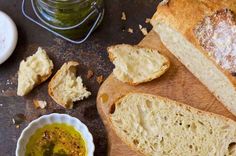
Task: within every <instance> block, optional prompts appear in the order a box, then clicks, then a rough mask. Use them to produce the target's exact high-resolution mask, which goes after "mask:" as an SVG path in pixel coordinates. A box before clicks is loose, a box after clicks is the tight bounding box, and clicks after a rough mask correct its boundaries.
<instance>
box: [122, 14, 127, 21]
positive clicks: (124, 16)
mask: <svg viewBox="0 0 236 156" xmlns="http://www.w3.org/2000/svg"><path fill="white" fill-rule="evenodd" d="M121 20H123V21H126V14H125V12H122V15H121Z"/></svg>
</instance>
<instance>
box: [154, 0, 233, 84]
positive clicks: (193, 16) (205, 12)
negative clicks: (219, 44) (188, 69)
mask: <svg viewBox="0 0 236 156" xmlns="http://www.w3.org/2000/svg"><path fill="white" fill-rule="evenodd" d="M235 4H236V0H221V1H216V0H169V2H168V4H166V5H159V6H158V8H157V12H156V13H155V14H154V16H153V18H152V19H151V23H152V25H154V26H155V25H156V24H158V23H165V24H166V25H168V26H170V27H172V28H173V29H175V30H176V31H178V32H180V33H181V34H182V35H183V36H184V37H186V39H187V40H188V41H189V42H191V43H192V44H193V45H194V46H195V47H197V48H198V50H199V51H201V52H202V53H203V54H204V55H206V56H207V57H208V58H209V59H211V60H212V61H213V62H214V63H215V65H216V66H217V67H218V68H219V70H221V71H222V72H224V74H226V75H227V76H228V78H229V79H230V81H231V82H232V83H233V84H236V79H235V78H234V76H233V75H234V73H233V74H232V72H233V71H232V70H229V69H228V68H226V69H224V68H222V66H221V65H220V61H219V60H216V59H214V58H213V59H212V57H210V56H209V55H211V54H209V51H208V50H207V49H205V48H204V46H203V45H201V44H200V42H199V40H198V37H197V35H196V34H195V31H196V29H197V27H199V25H200V24H201V22H203V21H204V19H207V18H209V17H213V16H216V15H217V14H218V15H220V14H221V16H222V12H224V11H225V12H226V13H227V16H228V19H226V20H228V21H229V20H232V21H230V22H233V23H232V24H233V25H234V23H235V22H234V17H229V16H234V15H235V13H236V5H235ZM231 18H232V19H231ZM219 19H220V18H219ZM220 20H223V19H220ZM217 62H218V63H217ZM235 64H236V63H235ZM234 68H235V67H234ZM227 69H228V70H227ZM229 71H230V72H229Z"/></svg>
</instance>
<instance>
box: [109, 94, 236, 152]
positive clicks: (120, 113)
mask: <svg viewBox="0 0 236 156" xmlns="http://www.w3.org/2000/svg"><path fill="white" fill-rule="evenodd" d="M113 106H114V107H112V109H111V114H110V120H111V123H112V127H113V129H114V130H115V132H116V134H117V135H118V136H119V137H120V138H121V139H122V140H123V141H124V142H125V143H127V144H128V145H130V146H131V147H132V148H134V149H135V150H137V151H139V152H141V153H143V154H145V155H148V156H164V155H165V156H175V155H176V156H194V155H195V156H197V155H198V156H207V155H211V156H235V155H236V122H234V121H233V120H231V119H227V118H225V117H223V116H220V115H216V114H213V113H209V112H204V111H200V110H198V109H195V108H193V107H190V106H187V105H184V104H182V103H178V102H176V101H172V100H170V99H167V98H163V97H158V96H154V95H149V94H140V93H132V94H128V95H126V96H124V97H123V98H121V99H119V100H118V101H117V102H116V103H115V104H114V105H113Z"/></svg>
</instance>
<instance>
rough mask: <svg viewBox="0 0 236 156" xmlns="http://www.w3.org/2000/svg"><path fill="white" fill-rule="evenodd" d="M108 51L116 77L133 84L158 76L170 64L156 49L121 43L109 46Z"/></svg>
mask: <svg viewBox="0 0 236 156" xmlns="http://www.w3.org/2000/svg"><path fill="white" fill-rule="evenodd" d="M108 53H109V58H110V60H111V61H112V62H113V64H114V65H115V68H114V70H113V74H114V75H115V77H116V78H117V79H118V80H120V81H122V82H125V83H129V84H132V85H137V84H140V83H143V82H148V81H151V80H153V79H155V78H158V77H160V76H161V75H162V74H163V73H165V72H166V71H167V69H168V68H169V66H170V62H169V60H168V59H167V58H166V57H165V56H163V55H162V54H160V53H159V52H158V51H157V50H154V49H148V48H143V47H139V46H131V45H128V44H120V45H115V46H111V47H108Z"/></svg>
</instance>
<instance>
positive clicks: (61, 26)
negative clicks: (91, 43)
mask: <svg viewBox="0 0 236 156" xmlns="http://www.w3.org/2000/svg"><path fill="white" fill-rule="evenodd" d="M31 3H32V7H33V10H34V12H35V14H36V15H37V17H38V18H39V19H40V20H41V22H43V24H44V25H46V26H47V27H48V28H50V30H51V31H53V32H56V33H58V34H59V36H60V35H61V37H62V36H63V37H64V38H67V39H68V40H71V41H72V40H78V39H81V38H84V39H87V37H88V36H89V35H90V33H91V32H92V31H93V30H94V29H95V28H96V27H97V26H98V25H99V24H100V23H101V21H102V19H103V15H104V4H103V0H31Z"/></svg>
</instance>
